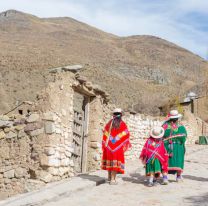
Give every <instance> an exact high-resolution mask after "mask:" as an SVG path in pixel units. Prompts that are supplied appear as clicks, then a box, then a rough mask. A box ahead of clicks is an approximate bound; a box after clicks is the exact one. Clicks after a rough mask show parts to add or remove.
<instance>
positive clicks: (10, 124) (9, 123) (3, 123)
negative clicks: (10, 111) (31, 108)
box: [0, 120, 13, 128]
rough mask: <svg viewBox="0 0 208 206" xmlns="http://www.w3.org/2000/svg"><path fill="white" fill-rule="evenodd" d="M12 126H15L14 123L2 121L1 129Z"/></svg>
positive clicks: (0, 122)
mask: <svg viewBox="0 0 208 206" xmlns="http://www.w3.org/2000/svg"><path fill="white" fill-rule="evenodd" d="M11 126H13V122H12V121H5V120H0V128H5V127H11Z"/></svg>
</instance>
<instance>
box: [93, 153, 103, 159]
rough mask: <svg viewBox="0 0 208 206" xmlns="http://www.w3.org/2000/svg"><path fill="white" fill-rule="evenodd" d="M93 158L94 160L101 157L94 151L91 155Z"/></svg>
mask: <svg viewBox="0 0 208 206" xmlns="http://www.w3.org/2000/svg"><path fill="white" fill-rule="evenodd" d="M93 159H94V160H95V161H100V160H101V157H100V155H99V154H97V153H95V154H94V155H93Z"/></svg>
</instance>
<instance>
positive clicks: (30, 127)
mask: <svg viewBox="0 0 208 206" xmlns="http://www.w3.org/2000/svg"><path fill="white" fill-rule="evenodd" d="M42 127H43V123H42V122H36V123H29V124H27V125H26V127H25V129H24V131H25V132H30V131H33V130H37V129H40V128H42Z"/></svg>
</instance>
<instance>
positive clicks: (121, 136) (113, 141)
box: [101, 120, 131, 173]
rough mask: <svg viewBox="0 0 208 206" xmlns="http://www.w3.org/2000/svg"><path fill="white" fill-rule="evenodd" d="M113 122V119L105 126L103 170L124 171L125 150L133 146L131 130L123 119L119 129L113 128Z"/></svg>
mask: <svg viewBox="0 0 208 206" xmlns="http://www.w3.org/2000/svg"><path fill="white" fill-rule="evenodd" d="M111 124H112V120H111V121H110V122H109V123H108V124H107V125H106V126H105V130H104V133H103V141H102V149H103V158H102V164H101V168H102V169H103V170H109V171H117V172H118V173H124V168H125V159H124V152H125V151H126V150H128V148H130V147H131V144H130V141H129V131H128V128H127V126H126V124H125V123H124V122H123V121H121V123H120V127H119V128H118V129H116V128H111Z"/></svg>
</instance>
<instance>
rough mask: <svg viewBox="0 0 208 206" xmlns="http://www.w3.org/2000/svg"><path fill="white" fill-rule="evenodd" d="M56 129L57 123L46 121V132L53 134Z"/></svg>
mask: <svg viewBox="0 0 208 206" xmlns="http://www.w3.org/2000/svg"><path fill="white" fill-rule="evenodd" d="M55 130H56V127H55V124H54V123H53V122H51V121H46V122H45V133H46V134H53V133H54V132H55Z"/></svg>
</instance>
